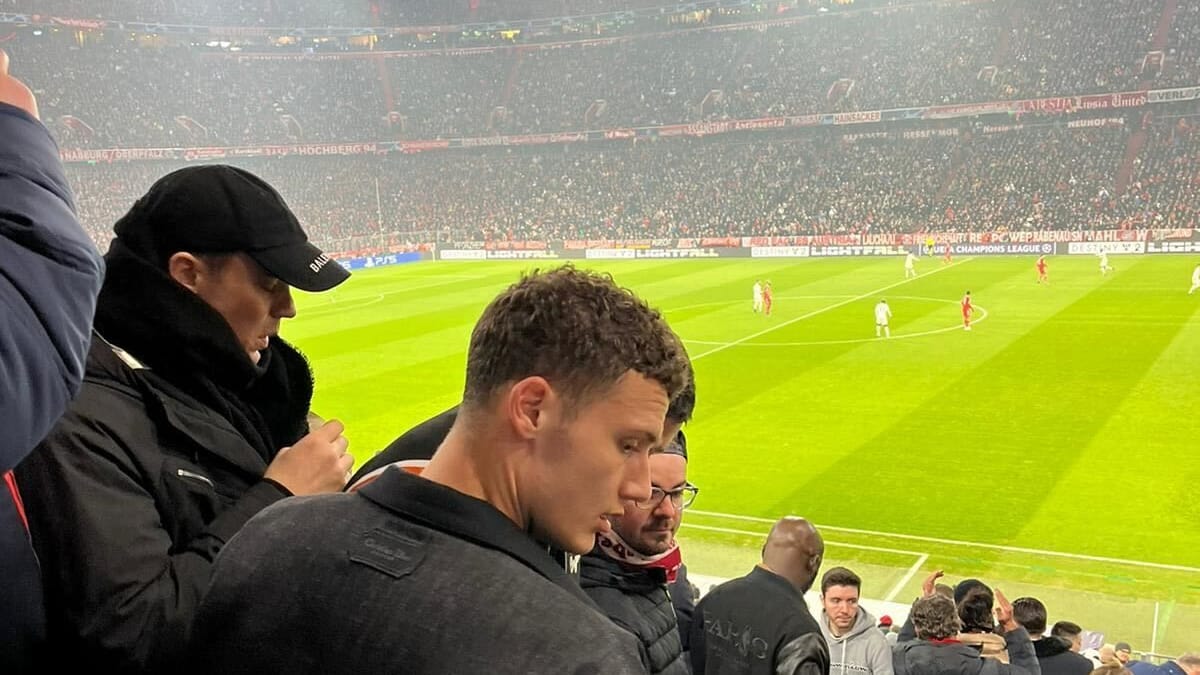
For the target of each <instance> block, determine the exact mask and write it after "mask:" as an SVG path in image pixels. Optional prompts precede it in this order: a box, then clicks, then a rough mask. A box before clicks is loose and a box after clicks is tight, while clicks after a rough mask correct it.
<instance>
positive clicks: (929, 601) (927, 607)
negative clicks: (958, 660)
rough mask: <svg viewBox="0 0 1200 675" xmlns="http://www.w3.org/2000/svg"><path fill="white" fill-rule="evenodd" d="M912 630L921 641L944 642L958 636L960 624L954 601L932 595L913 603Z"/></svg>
mask: <svg viewBox="0 0 1200 675" xmlns="http://www.w3.org/2000/svg"><path fill="white" fill-rule="evenodd" d="M910 616H911V617H912V623H913V629H914V630H916V632H917V637H918V638H920V639H922V640H945V639H946V638H952V637H954V636H955V635H958V631H959V630H960V628H961V626H962V624H961V623H960V622H959V620H958V610H957V608H956V607H955V606H954V601H953V600H951V599H950V598H947V597H946V596H944V595H938V594H936V593H935V594H933V595H931V596H929V597H928V598H921V599H919V600H917V601H916V602H914V603H913V606H912V612H911V613H910Z"/></svg>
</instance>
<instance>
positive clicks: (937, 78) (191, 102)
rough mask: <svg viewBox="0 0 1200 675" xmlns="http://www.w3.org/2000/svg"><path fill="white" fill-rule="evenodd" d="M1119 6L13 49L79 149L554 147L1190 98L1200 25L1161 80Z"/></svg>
mask: <svg viewBox="0 0 1200 675" xmlns="http://www.w3.org/2000/svg"><path fill="white" fill-rule="evenodd" d="M1109 4H1110V5H1114V8H1112V9H1111V11H1105V12H1089V11H1087V10H1086V0H1073V1H1071V2H1055V3H1031V2H1028V1H1026V0H1020V1H1018V0H1011V1H1007V2H1005V1H1001V0H992V1H987V2H967V3H949V4H943V3H935V4H929V3H922V4H917V5H912V6H904V7H899V8H893V9H889V10H887V11H880V12H863V11H859V12H855V13H848V14H844V15H837V16H828V17H809V18H806V19H805V20H801V21H794V22H791V23H785V24H783V25H771V26H766V25H765V24H764V25H763V26H762V27H761V29H760V30H717V29H715V28H711V29H698V30H697V29H681V30H679V31H674V32H668V33H661V32H655V33H648V34H643V35H637V36H627V37H624V38H621V39H616V40H613V41H609V42H603V43H601V44H595V43H562V42H561V41H560V42H559V43H555V45H547V44H536V45H533V44H531V45H518V46H512V47H507V48H501V49H499V50H497V51H496V52H494V53H490V54H475V53H469V54H446V53H442V52H439V51H438V50H437V47H438V46H439V45H437V44H435V45H433V47H430V45H425V51H424V52H423V54H425V55H423V56H409V57H407V58H386V57H383V56H379V55H373V56H370V57H366V55H365V54H363V53H361V52H358V53H355V50H354V49H352V48H351V47H349V46H348V45H344V44H343V45H340V46H337V47H328V46H326V47H322V49H324V50H325V51H326V55H327V56H328V55H329V54H340V55H341V56H344V57H345V58H336V59H334V60H312V59H304V58H299V56H300V55H299V54H296V53H295V51H294V50H293V51H291V52H288V51H286V50H284V53H291V54H293V55H295V56H297V58H295V59H293V60H259V59H254V58H252V57H251V55H250V54H249V51H251V49H250V48H247V51H246V52H244V53H243V52H239V53H231V52H228V51H225V50H222V49H220V48H211V47H206V46H204V45H202V44H193V43H192V41H190V40H184V41H183V42H182V43H179V40H178V39H175V40H168V39H167V38H165V37H160V38H156V39H153V40H151V39H135V38H131V37H128V36H125V35H124V34H121V35H115V34H105V35H104V37H103V38H99V37H96V36H91V37H88V38H87V39H84V40H82V41H79V40H76V39H75V36H72V35H67V34H66V33H65V32H64V33H53V32H46V33H44V34H42V35H39V36H34V35H33V34H32V33H29V32H28V31H22V32H19V34H17V35H16V37H15V39H13V40H10V41H9V42H8V43H6V48H7V49H9V50H10V51H12V52H14V63H16V64H18V66H15V68H19V74H21V75H23V76H24V77H26V79H29V80H31V81H34V82H37V83H39V89H40V90H41V91H40V92H39V93H41V95H42V100H43V101H44V103H43V104H42V107H43V110H44V111H45V113H46V116H47V117H48V118H50V119H51V120H52V121H53V123H54V124H55V125H56V127H57V129H58V132H59V134H60V136H61V137H62V141H63V144H64V145H65V146H67V147H113V146H126V147H128V146H143V147H144V146H161V145H171V146H196V145H214V144H233V145H238V144H253V143H277V142H287V141H303V142H323V141H364V140H381V139H387V138H398V137H403V138H435V137H456V136H478V135H487V134H490V133H496V132H512V133H532V132H557V131H563V130H579V129H597V128H612V127H626V126H637V125H653V124H666V123H675V122H689V121H698V120H710V119H719V118H756V117H763V116H768V115H785V114H786V115H795V114H804V113H816V112H836V111H854V110H877V109H887V108H894V107H901V106H917V105H930V104H942V103H962V102H975V101H988V100H997V99H1011V98H1033V97H1041V96H1058V95H1069V94H1087V93H1103V92H1113V91H1122V90H1126V89H1129V88H1134V87H1137V86H1139V85H1141V84H1155V86H1166V85H1176V84H1194V83H1196V81H1197V63H1196V58H1195V56H1194V51H1195V50H1194V49H1193V48H1192V45H1191V42H1194V40H1190V37H1191V36H1192V34H1193V33H1194V32H1195V29H1194V28H1193V27H1192V24H1195V23H1196V19H1195V17H1196V12H1195V10H1194V9H1181V10H1180V11H1179V13H1178V14H1179V16H1178V21H1176V22H1175V24H1174V27H1173V28H1172V29H1171V30H1170V31H1167V33H1168V34H1169V35H1168V37H1169V40H1168V44H1167V50H1168V51H1171V53H1172V54H1173V56H1172V57H1171V58H1170V59H1168V63H1167V64H1166V65H1165V66H1164V67H1163V68H1162V69H1161V73H1160V71H1159V69H1151V70H1148V71H1146V72H1143V69H1142V65H1143V62H1144V61H1145V59H1146V57H1147V54H1148V52H1149V51H1151V48H1152V47H1153V46H1154V45H1153V44H1152V42H1153V38H1154V34H1155V32H1156V30H1157V27H1158V23H1159V19H1160V17H1161V15H1162V0H1150V1H1146V0H1114V2H1112V3H1109ZM197 6H199V5H197ZM1005 25H1008V26H1011V28H1009V29H1007V30H1005V29H1002V28H998V27H997V26H1005ZM1068 25H1069V26H1070V27H1071V30H1070V31H1066V30H1065V29H1066V27H1067V26H1068ZM724 28H728V26H724ZM1064 35H1065V36H1068V37H1062V36H1064ZM80 42H82V44H81V43H80ZM564 44H565V45H566V46H562V45H564ZM551 47H555V48H551ZM259 48H260V49H261V47H259ZM275 51H279V50H278V49H276V50H275ZM271 56H272V57H275V58H278V57H279V56H280V55H279V54H272V55H271ZM1156 76H1157V77H1158V78H1159V80H1158V81H1155V77H1156ZM98 81H103V82H105V83H106V85H107V86H104V87H94V86H90V85H91V84H92V83H95V82H98ZM113 111H120V114H115V115H114V114H113ZM389 113H392V114H391V115H389Z"/></svg>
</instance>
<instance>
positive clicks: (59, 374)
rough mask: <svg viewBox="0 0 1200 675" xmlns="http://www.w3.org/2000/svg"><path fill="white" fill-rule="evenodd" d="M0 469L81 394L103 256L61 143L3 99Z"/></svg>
mask: <svg viewBox="0 0 1200 675" xmlns="http://www.w3.org/2000/svg"><path fill="white" fill-rule="evenodd" d="M0 139H3V142H0V419H3V420H5V421H6V422H8V434H9V437H8V438H7V439H5V442H3V443H0V471H7V470H9V469H11V468H13V467H14V466H16V465H17V464H18V463H19V462H20V461H21V459H22V458H23V457H24V456H25V455H26V454H28V453H29V451H30V450H32V449H33V447H34V446H35V445H37V443H38V441H40V440H42V438H43V437H44V436H45V435H46V433H47V432H49V430H50V427H51V426H52V425H53V424H54V422H55V421H56V420H57V419H58V417H59V416H60V415H61V414H62V413H63V411H64V410H66V407H67V404H68V403H69V402H70V401H71V398H72V397H73V396H74V395H75V394H76V392H78V391H79V385H80V382H81V381H82V379H83V363H84V358H85V356H86V355H87V348H88V342H89V336H90V334H91V325H92V316H93V315H94V313H95V311H96V296H97V294H98V293H99V292H100V282H101V279H102V277H103V261H102V260H101V258H100V254H99V253H98V252H97V251H96V247H95V245H94V244H92V242H91V240H90V239H88V236H87V234H85V233H84V231H83V228H82V227H80V225H79V221H78V220H77V219H76V217H75V206H74V202H73V197H72V195H71V189H70V188H69V187H68V186H67V180H66V177H65V175H64V174H63V168H62V163H61V162H60V161H59V158H58V148H57V147H56V146H55V144H54V141H53V139H51V138H50V134H49V132H47V131H46V128H45V127H43V126H42V125H41V123H40V122H38V121H37V120H35V119H34V118H33V117H31V116H29V115H28V114H26V113H25V112H24V111H22V110H19V109H17V108H15V107H13V106H9V105H6V104H0Z"/></svg>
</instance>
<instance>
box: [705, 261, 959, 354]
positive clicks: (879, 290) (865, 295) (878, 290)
mask: <svg viewBox="0 0 1200 675" xmlns="http://www.w3.org/2000/svg"><path fill="white" fill-rule="evenodd" d="M971 260H973V259H972V258H966V259H964V260H960V261H958V262H954V263H950V264H949V265H945V266H943V267H939V268H937V269H936V270H933V271H932V272H927V273H925V274H924V275H922V276H919V277H913V278H911V279H905V280H904V281H897V282H896V283H894V284H888V285H887V286H884V287H882V288H876V289H875V290H873V291H867V292H866V293H863V294H862V295H856V296H854V297H853V298H850V299H848V300H843V301H841V302H835V303H833V304H832V305H828V306H826V307H822V308H820V309H814V310H813V311H811V312H808V313H807V314H801V315H800V316H798V317H796V318H794V319H788V320H787V321H784V322H782V323H777V324H775V325H774V326H770V327H769V328H764V329H762V330H760V331H758V332H757V333H751V334H750V335H747V336H746V337H743V338H739V339H737V340H734V341H733V342H726V343H725V344H723V345H721V346H720V347H713V348H712V349H710V350H708V351H706V352H700V353H699V354H697V355H696V356H693V357H692V361H699V360H700V359H702V358H704V357H706V356H711V355H713V354H716V353H717V352H723V351H725V350H726V349H729V348H730V347H736V346H738V345H740V344H742V343H743V342H749V341H750V340H753V339H754V338H756V337H761V336H763V335H766V334H767V333H770V332H772V331H777V330H779V329H780V328H783V327H784V326H790V325H792V324H794V323H796V322H797V321H803V320H804V319H810V318H812V317H814V316H816V315H818V314H824V313H825V312H828V311H830V310H834V309H837V308H838V307H842V306H844V305H848V304H850V303H852V302H858V301H859V300H862V299H863V298H869V297H871V296H873V295H879V294H880V293H882V292H884V291H888V290H891V289H893V288H896V287H897V286H903V285H904V284H907V283H908V282H910V281H916V280H917V279H924V278H925V277H928V276H931V275H934V274H939V273H941V272H945V271H946V270H948V269H950V268H952V267H957V266H959V265H961V264H963V263H965V262H970V261H971Z"/></svg>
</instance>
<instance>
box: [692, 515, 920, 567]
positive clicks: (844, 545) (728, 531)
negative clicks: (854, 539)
mask: <svg viewBox="0 0 1200 675" xmlns="http://www.w3.org/2000/svg"><path fill="white" fill-rule="evenodd" d="M680 527H686V528H688V529H692V530H707V531H709V532H725V533H726V534H745V535H749V536H751V537H762V536H764V535H765V534H766V533H765V532H753V531H750V530H734V529H731V528H728V527H712V526H711V525H693V524H692V523H688V522H684V523H680ZM825 544H826V545H827V546H840V547H842V548H853V549H858V550H860V551H879V552H881V553H899V554H900V555H915V556H917V557H919V558H925V559H927V558H929V556H928V555H926V554H924V553H921V552H920V551H906V550H904V549H902V548H887V547H884V546H868V545H866V544H847V543H844V542H840V541H829V540H828V539H826V540H825Z"/></svg>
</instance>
